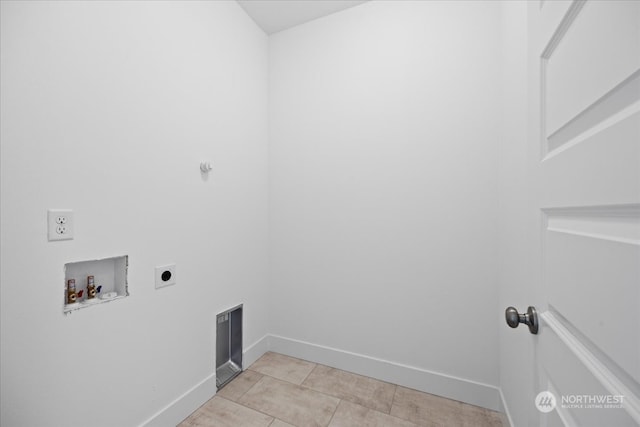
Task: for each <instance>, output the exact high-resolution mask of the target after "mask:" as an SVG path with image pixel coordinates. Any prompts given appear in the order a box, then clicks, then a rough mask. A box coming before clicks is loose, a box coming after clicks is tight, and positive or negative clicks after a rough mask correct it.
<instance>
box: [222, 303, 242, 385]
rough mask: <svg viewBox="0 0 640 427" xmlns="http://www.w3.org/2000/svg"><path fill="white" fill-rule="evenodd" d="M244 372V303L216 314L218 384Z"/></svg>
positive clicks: (223, 383) (227, 381) (224, 383)
mask: <svg viewBox="0 0 640 427" xmlns="http://www.w3.org/2000/svg"><path fill="white" fill-rule="evenodd" d="M240 372H242V304H240V305H238V306H236V307H234V308H232V309H230V310H227V311H224V312H222V313H220V314H218V315H217V316H216V386H217V387H218V390H220V389H221V388H222V387H224V386H225V385H226V384H227V383H229V381H231V380H232V379H233V378H235V377H236V375H238V374H239V373H240Z"/></svg>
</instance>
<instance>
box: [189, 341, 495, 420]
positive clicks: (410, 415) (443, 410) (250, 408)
mask: <svg viewBox="0 0 640 427" xmlns="http://www.w3.org/2000/svg"><path fill="white" fill-rule="evenodd" d="M205 426H206V427H210V426H211V427H243V426H247V427H254V426H255V427H291V426H295V427H316V426H317V427H327V426H328V427H415V426H427V427H434V426H439V427H440V426H447V427H448V426H453V427H455V426H461V427H467V426H468V427H471V426H473V427H483V426H486V427H502V422H501V418H500V414H499V413H497V412H494V411H489V410H487V409H484V408H480V407H477V406H473V405H467V404H466V403H461V402H457V401H455V400H450V399H445V398H442V397H438V396H434V395H432V394H427V393H422V392H419V391H416V390H411V389H408V388H405V387H401V386H396V385H394V384H389V383H386V382H383V381H378V380H375V379H373V378H368V377H363V376H361V375H356V374H352V373H350V372H345V371H341V370H339V369H334V368H330V367H328V366H323V365H317V364H315V363H311V362H307V361H305V360H300V359H295V358H293V357H288V356H283V355H281V354H278V353H271V352H270V353H266V354H265V355H264V356H262V357H261V358H260V359H259V360H258V361H256V363H254V364H253V365H251V366H250V367H249V369H247V370H246V371H244V372H243V373H242V374H240V375H239V376H238V377H237V378H235V379H234V380H233V381H232V382H230V383H229V384H227V385H226V386H225V387H224V388H223V389H222V390H220V392H218V394H217V395H216V396H215V397H214V398H212V399H211V400H209V401H208V402H207V403H205V404H204V405H202V406H201V407H200V408H199V409H198V410H197V411H196V412H194V413H193V414H191V415H190V416H189V417H188V418H187V419H186V420H184V421H183V422H182V423H181V424H180V426H179V427H205Z"/></svg>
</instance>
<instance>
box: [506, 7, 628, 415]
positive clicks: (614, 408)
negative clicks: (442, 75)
mask: <svg viewBox="0 0 640 427" xmlns="http://www.w3.org/2000/svg"><path fill="white" fill-rule="evenodd" d="M528 8H529V10H528V17H529V18H528V19H529V27H528V28H529V29H528V32H529V33H528V34H529V62H528V72H529V82H528V88H529V92H528V102H529V134H528V145H529V161H530V162H531V163H530V165H531V169H530V170H531V174H532V176H531V178H532V182H534V183H535V184H534V185H533V189H534V193H535V194H532V202H533V205H534V206H533V209H535V210H536V212H537V213H538V214H539V226H538V227H539V230H538V232H537V233H536V248H535V251H534V253H535V254H536V255H535V258H536V259H534V262H536V263H539V264H538V265H539V266H540V270H541V275H540V282H541V284H540V286H539V292H538V295H537V298H536V301H534V302H532V304H535V305H536V308H537V309H538V313H539V320H540V331H539V333H538V335H535V336H534V335H531V337H532V338H531V339H532V340H533V342H534V348H535V352H534V360H535V362H534V365H535V377H534V378H535V380H536V384H535V389H536V390H534V394H535V393H536V392H539V391H546V390H548V391H550V392H551V393H553V395H554V396H555V399H556V408H555V409H554V410H553V411H551V412H548V413H544V412H539V411H538V410H537V409H536V408H535V406H534V405H531V411H532V412H533V413H534V414H535V415H534V416H533V417H531V418H530V420H538V421H539V424H540V425H551V426H555V425H563V424H564V425H579V426H602V427H605V426H628V425H640V1H635V0H628V1H615V0H592V1H557V0H546V1H531V2H530V3H529V6H528ZM538 256H539V259H538ZM518 308H519V309H520V310H525V309H526V307H518ZM522 329H524V330H523V331H519V333H522V334H524V333H528V331H526V328H522ZM525 331H526V332H525ZM537 403H538V404H543V406H542V409H544V410H546V409H551V406H549V405H550V404H551V403H552V402H551V401H550V400H549V399H542V400H540V399H539V400H538V401H537Z"/></svg>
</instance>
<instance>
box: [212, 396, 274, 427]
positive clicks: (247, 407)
mask: <svg viewBox="0 0 640 427" xmlns="http://www.w3.org/2000/svg"><path fill="white" fill-rule="evenodd" d="M214 397H215V396H214ZM218 398H219V399H224V400H226V401H228V402H231V403H235V404H236V405H239V406H242V407H243V408H246V409H249V410H251V411H255V412H257V413H259V414H262V415H266V416H267V417H269V418H273V420H271V423H269V425H271V424H273V423H274V422H275V421H276V420H277V419H278V417H274V416H273V415H270V414H267V413H266V412H262V411H260V410H258V409H256V408H252V407H250V406H247V405H243V404H242V403H239V402H234V401H233V400H229V399H226V398H224V397H222V396H218Z"/></svg>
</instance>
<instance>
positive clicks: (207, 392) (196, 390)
mask: <svg viewBox="0 0 640 427" xmlns="http://www.w3.org/2000/svg"><path fill="white" fill-rule="evenodd" d="M214 394H216V374H215V371H214V372H213V373H212V374H211V375H209V376H208V377H207V378H205V379H204V380H202V381H200V382H199V383H198V384H196V385H195V386H193V387H192V388H191V389H189V390H187V391H186V392H185V393H184V394H182V396H180V397H178V398H177V399H176V400H174V401H173V402H171V403H170V404H168V405H167V406H165V407H164V408H163V409H161V410H160V411H158V412H157V413H156V414H155V415H154V416H152V417H151V418H149V419H148V420H147V421H145V422H144V423H142V424H140V426H141V427H143V426H144V427H167V426H176V425H178V423H180V421H182V420H184V419H185V418H186V417H188V416H189V414H191V413H192V412H193V411H195V410H196V409H198V408H199V407H200V406H202V404H203V403H205V402H206V401H207V400H209V399H211V397H212V396H213V395H214Z"/></svg>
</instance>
